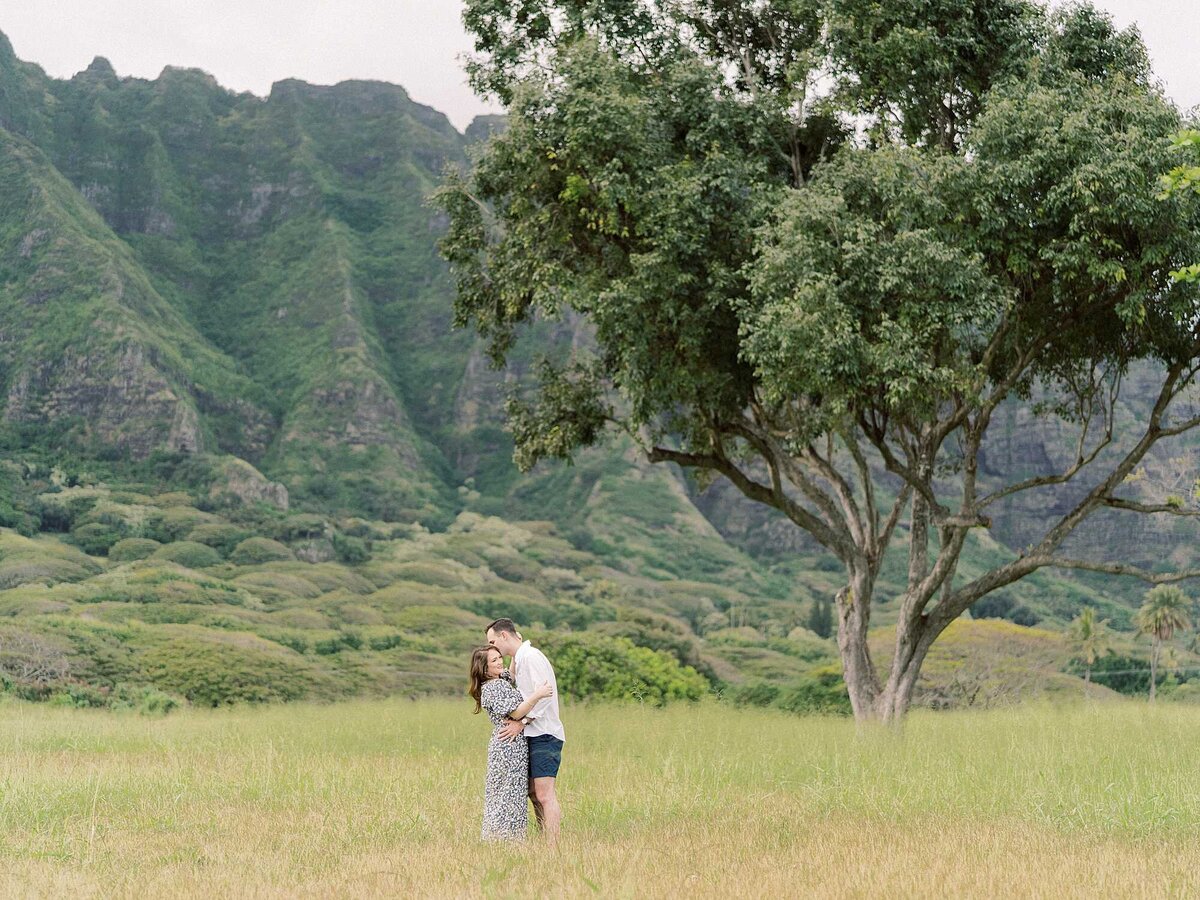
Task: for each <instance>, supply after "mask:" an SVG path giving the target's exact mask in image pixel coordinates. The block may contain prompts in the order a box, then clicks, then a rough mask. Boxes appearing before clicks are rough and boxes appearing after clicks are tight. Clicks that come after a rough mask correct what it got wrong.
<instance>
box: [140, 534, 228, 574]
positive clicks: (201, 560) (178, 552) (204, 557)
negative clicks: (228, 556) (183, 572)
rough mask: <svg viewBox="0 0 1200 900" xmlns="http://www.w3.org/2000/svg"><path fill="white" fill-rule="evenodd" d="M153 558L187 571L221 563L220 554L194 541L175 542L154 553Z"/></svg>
mask: <svg viewBox="0 0 1200 900" xmlns="http://www.w3.org/2000/svg"><path fill="white" fill-rule="evenodd" d="M154 558H155V559H161V560H164V561H166V562H173V563H177V564H178V565H181V566H186V567H187V568H189V569H204V568H207V567H208V566H216V565H220V563H221V554H219V553H218V552H217V551H216V550H214V549H213V548H212V547H208V546H206V545H204V544H198V543H196V542H195V541H176V542H174V543H172V544H164V545H163V546H161V547H159V548H158V549H157V550H155V551H154Z"/></svg>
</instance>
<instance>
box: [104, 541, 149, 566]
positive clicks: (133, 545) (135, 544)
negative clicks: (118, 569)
mask: <svg viewBox="0 0 1200 900" xmlns="http://www.w3.org/2000/svg"><path fill="white" fill-rule="evenodd" d="M161 546H162V544H160V543H159V542H158V541H152V540H150V538H125V539H124V540H120V541H117V542H116V543H115V544H113V545H112V546H111V547H110V548H109V549H108V558H109V559H110V560H112V561H113V562H131V561H133V560H136V559H146V558H147V557H149V556H153V555H154V551H156V550H157V549H158V548H159V547H161Z"/></svg>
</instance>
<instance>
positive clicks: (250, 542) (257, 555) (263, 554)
mask: <svg viewBox="0 0 1200 900" xmlns="http://www.w3.org/2000/svg"><path fill="white" fill-rule="evenodd" d="M295 558H296V557H295V555H294V554H293V553H292V551H291V550H289V549H288V548H287V547H285V546H284V545H283V544H281V543H279V541H273V540H271V539H270V538H265V537H252V538H246V540H244V541H242V542H241V543H240V544H238V545H237V546H236V547H234V548H233V552H231V553H230V554H229V561H230V562H231V563H234V564H235V565H239V566H257V565H261V564H262V563H268V562H279V561H282V560H290V559H295Z"/></svg>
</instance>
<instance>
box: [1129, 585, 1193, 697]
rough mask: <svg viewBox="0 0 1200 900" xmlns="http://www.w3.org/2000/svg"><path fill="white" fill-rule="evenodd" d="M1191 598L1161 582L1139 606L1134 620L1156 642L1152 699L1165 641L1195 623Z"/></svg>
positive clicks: (1139, 629)
mask: <svg viewBox="0 0 1200 900" xmlns="http://www.w3.org/2000/svg"><path fill="white" fill-rule="evenodd" d="M1191 606H1192V601H1191V600H1190V599H1189V598H1188V596H1187V595H1186V594H1185V593H1184V592H1183V591H1181V590H1180V589H1179V588H1177V587H1174V586H1173V585H1168V584H1160V585H1159V586H1158V587H1156V588H1154V589H1153V590H1151V591H1149V592H1148V593H1147V594H1146V602H1145V603H1143V604H1142V608H1141V609H1139V610H1138V612H1137V617H1136V618H1135V619H1134V623H1135V624H1136V625H1137V629H1138V631H1140V632H1141V633H1142V634H1148V635H1150V637H1151V638H1152V639H1153V641H1154V643H1153V646H1152V647H1151V650H1150V702H1151V703H1153V702H1154V683H1155V681H1156V680H1157V679H1158V657H1159V654H1160V653H1161V652H1162V645H1163V642H1164V641H1169V640H1170V639H1171V638H1172V637H1173V636H1174V635H1175V632H1176V631H1178V630H1181V629H1184V628H1187V627H1188V626H1189V625H1191V624H1192V620H1191V616H1190V615H1189V611H1190V610H1191Z"/></svg>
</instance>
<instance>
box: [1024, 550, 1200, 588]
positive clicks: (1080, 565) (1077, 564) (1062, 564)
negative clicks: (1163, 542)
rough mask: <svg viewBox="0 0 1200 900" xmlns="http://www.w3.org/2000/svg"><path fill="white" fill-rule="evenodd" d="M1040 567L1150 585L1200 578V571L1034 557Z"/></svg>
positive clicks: (1058, 557) (1056, 557)
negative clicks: (1118, 577) (1154, 569)
mask: <svg viewBox="0 0 1200 900" xmlns="http://www.w3.org/2000/svg"><path fill="white" fill-rule="evenodd" d="M1033 561H1034V562H1036V563H1037V565H1038V567H1042V566H1052V567H1054V568H1056V569H1083V570H1085V571H1088V572H1104V573H1105V574H1108V575H1128V576H1130V577H1131V578H1140V579H1141V580H1142V581H1146V582H1149V583H1150V584H1172V583H1174V582H1176V581H1186V580H1187V579H1189V578H1200V569H1184V570H1182V571H1179V572H1151V571H1149V570H1148V569H1142V568H1139V567H1138V566H1130V565H1126V564H1125V563H1108V562H1092V561H1090V560H1086V559H1068V558H1066V557H1061V556H1046V557H1034V558H1033Z"/></svg>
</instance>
